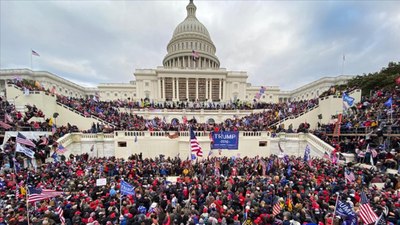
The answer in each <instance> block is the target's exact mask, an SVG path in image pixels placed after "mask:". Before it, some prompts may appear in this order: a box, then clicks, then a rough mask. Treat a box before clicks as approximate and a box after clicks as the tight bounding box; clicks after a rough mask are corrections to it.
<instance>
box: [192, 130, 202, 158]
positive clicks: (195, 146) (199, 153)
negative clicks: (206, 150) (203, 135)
mask: <svg viewBox="0 0 400 225" xmlns="http://www.w3.org/2000/svg"><path fill="white" fill-rule="evenodd" d="M190 150H191V152H192V153H196V156H198V157H203V150H202V149H201V146H200V144H199V141H198V140H197V138H196V135H195V134H194V132H193V129H192V128H190Z"/></svg>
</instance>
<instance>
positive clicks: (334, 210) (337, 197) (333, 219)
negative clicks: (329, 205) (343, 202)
mask: <svg viewBox="0 0 400 225" xmlns="http://www.w3.org/2000/svg"><path fill="white" fill-rule="evenodd" d="M338 200H339V193H337V196H336V203H335V208H334V209H333V215H332V223H331V224H334V221H335V215H336V208H337V203H338Z"/></svg>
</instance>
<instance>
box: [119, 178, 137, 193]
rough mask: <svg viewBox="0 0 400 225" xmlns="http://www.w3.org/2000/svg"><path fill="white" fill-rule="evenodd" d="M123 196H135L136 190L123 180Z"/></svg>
mask: <svg viewBox="0 0 400 225" xmlns="http://www.w3.org/2000/svg"><path fill="white" fill-rule="evenodd" d="M121 194H122V195H135V188H134V187H133V186H132V185H131V184H129V183H128V182H126V181H123V180H121Z"/></svg>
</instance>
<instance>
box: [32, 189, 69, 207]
mask: <svg viewBox="0 0 400 225" xmlns="http://www.w3.org/2000/svg"><path fill="white" fill-rule="evenodd" d="M61 194H62V192H61V191H55V190H51V189H40V188H34V187H28V202H29V203H31V202H36V201H41V200H45V199H48V198H53V197H56V196H58V195H61Z"/></svg>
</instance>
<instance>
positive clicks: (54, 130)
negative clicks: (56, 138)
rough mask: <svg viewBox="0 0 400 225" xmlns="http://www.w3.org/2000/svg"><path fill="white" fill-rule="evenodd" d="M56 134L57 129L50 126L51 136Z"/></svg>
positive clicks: (54, 126)
mask: <svg viewBox="0 0 400 225" xmlns="http://www.w3.org/2000/svg"><path fill="white" fill-rule="evenodd" d="M56 132H57V127H56V125H55V124H53V126H51V134H52V135H54V134H55V133H56Z"/></svg>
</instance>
